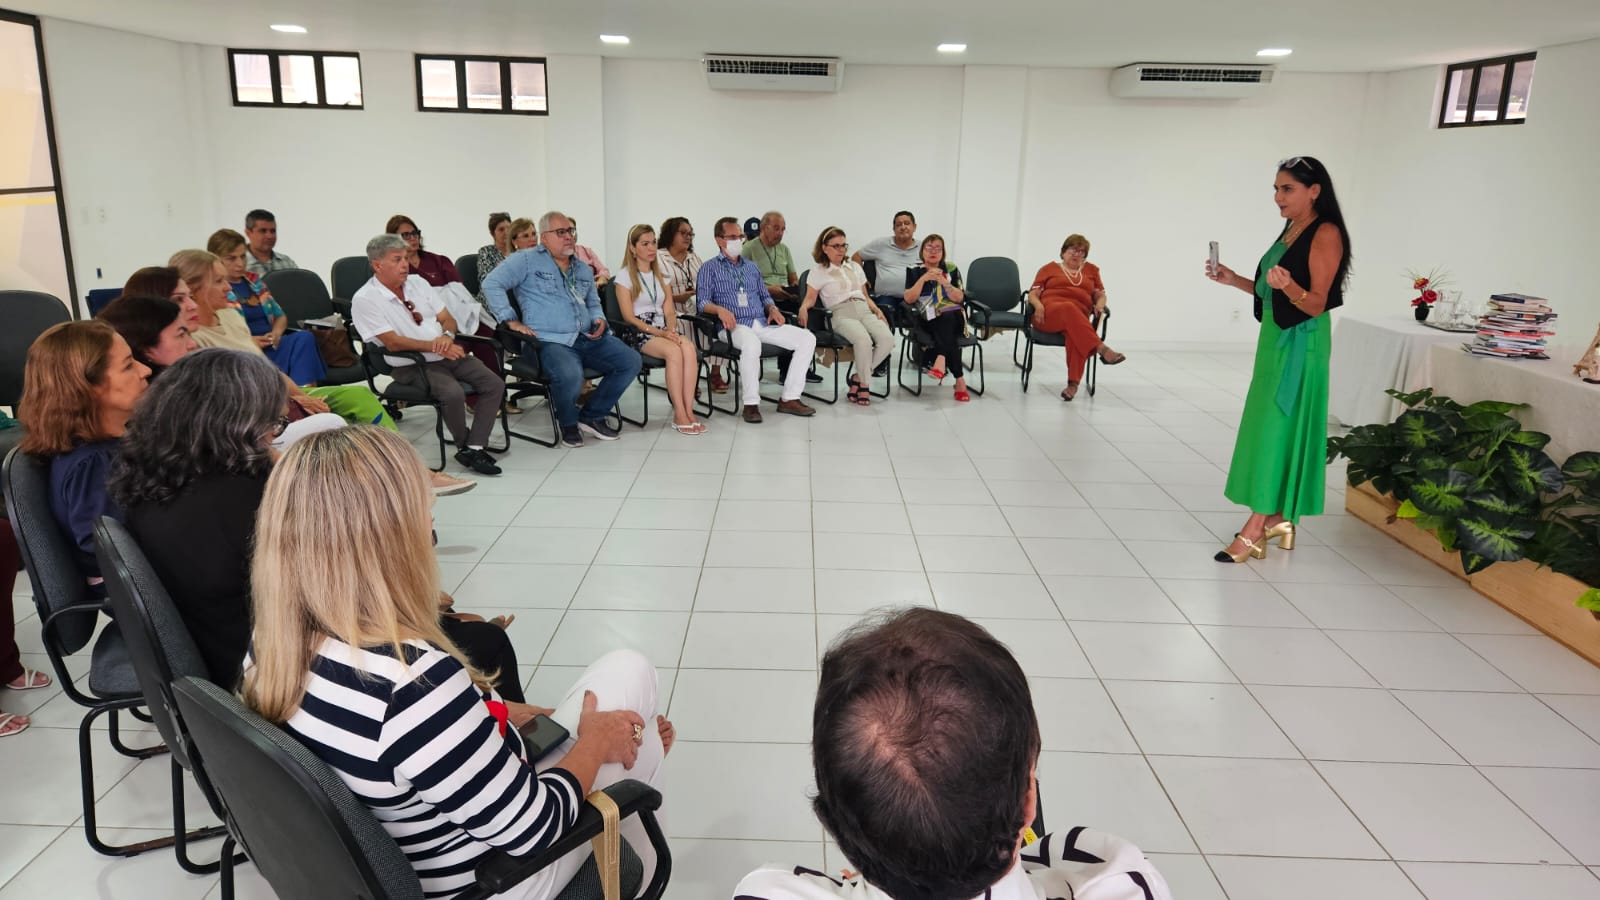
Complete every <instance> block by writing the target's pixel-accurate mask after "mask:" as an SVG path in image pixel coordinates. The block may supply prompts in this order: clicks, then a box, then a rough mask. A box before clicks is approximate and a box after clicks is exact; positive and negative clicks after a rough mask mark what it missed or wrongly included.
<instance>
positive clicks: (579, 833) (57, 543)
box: [0, 450, 671, 900]
mask: <svg viewBox="0 0 1600 900" xmlns="http://www.w3.org/2000/svg"><path fill="white" fill-rule="evenodd" d="M0 479H3V485H4V493H5V498H6V509H7V512H8V514H9V516H10V520H11V526H12V527H13V528H14V529H15V531H16V534H17V539H18V544H19V546H20V548H21V551H22V558H23V563H24V566H25V568H26V569H27V572H28V577H29V579H30V581H31V582H32V585H33V594H34V603H35V606H36V608H37V611H38V614H39V619H40V621H41V622H42V623H43V624H42V630H43V643H44V646H45V652H46V654H47V655H48V656H49V658H50V661H51V665H52V668H53V669H54V671H55V674H56V678H57V681H58V683H59V684H60V685H61V686H62V689H63V691H64V692H65V693H66V694H67V696H68V697H69V698H70V699H71V700H73V702H75V703H77V704H79V705H80V706H83V707H85V709H86V710H87V712H86V713H85V714H84V716H83V719H82V721H81V722H80V724H79V728H78V738H79V740H78V753H79V769H80V781H81V785H82V798H83V817H84V831H85V835H86V837H87V839H88V842H89V845H90V846H91V847H92V848H93V849H94V850H95V851H96V852H99V853H102V854H106V855H111V856H134V855H137V854H140V853H144V852H146V851H149V850H154V849H157V848H163V847H169V846H170V847H173V848H174V851H175V855H176V858H177V861H178V864H179V865H180V866H181V867H182V868H183V869H184V870H185V871H188V872H193V873H196V874H206V873H217V872H220V874H221V876H222V896H223V897H224V898H230V900H231V897H232V896H233V868H234V866H235V865H237V864H239V863H241V862H244V861H245V860H246V859H248V860H250V861H251V862H253V863H254V864H255V865H256V867H257V869H258V870H259V871H260V872H261V874H262V876H263V877H264V878H265V879H266V880H267V882H268V883H269V884H271V885H272V887H273V889H274V891H275V892H276V893H277V894H278V896H280V897H296V898H313V900H317V898H327V900H334V898H349V897H371V898H407V900H417V898H420V897H421V885H420V883H419V882H418V880H417V877H416V874H415V872H414V871H413V870H412V868H411V866H410V864H409V863H408V862H407V861H406V859H405V857H404V855H403V854H402V853H401V851H400V848H399V846H398V845H397V844H396V843H395V842H394V840H393V839H392V838H391V837H389V835H388V833H387V832H385V831H384V830H383V828H382V826H381V825H380V824H379V822H378V821H377V819H376V818H375V817H374V816H373V815H372V813H371V811H370V810H368V809H367V808H366V807H365V806H364V805H363V804H362V803H361V802H360V801H359V800H357V799H356V797H355V796H354V795H353V794H351V793H350V791H349V789H348V788H347V787H346V786H345V784H344V783H343V782H342V781H341V780H340V779H339V778H338V776H337V775H336V774H335V773H334V772H333V771H332V770H331V769H329V768H328V767H327V766H326V764H324V763H323V762H322V761H321V760H320V759H318V758H317V757H315V756H314V755H312V754H311V753H310V752H309V751H307V750H306V749H305V747H304V746H302V745H301V744H300V743H298V742H297V741H295V740H294V739H293V738H292V737H291V736H289V735H288V734H287V733H286V732H284V731H283V730H282V729H280V728H278V727H276V726H274V725H272V724H271V723H268V722H266V721H265V720H263V719H261V718H260V717H259V716H257V715H256V714H255V713H253V712H251V711H250V710H249V709H247V708H246V707H244V705H243V704H242V703H240V701H239V700H238V698H236V697H234V696H233V695H232V694H231V693H229V692H227V691H225V690H223V689H221V688H219V687H217V686H216V685H214V684H211V683H210V682H208V681H206V680H205V679H206V669H205V664H204V662H203V661H202V659H201V657H200V653H199V651H198V649H196V647H195V645H194V641H193V639H192V638H191V637H190V636H189V634H188V631H187V629H186V628H185V627H184V624H183V621H182V619H181V617H180V616H179V615H178V612H177V610H176V608H175V607H174V606H173V603H172V600H171V598H170V596H169V595H168V594H167V591H166V588H165V587H164V586H163V585H162V584H161V581H160V579H159V577H158V576H157V575H156V574H155V569H154V568H153V567H152V566H151V565H150V563H149V561H148V559H146V557H145V555H144V553H143V551H142V550H141V549H140V548H139V547H138V545H137V543H136V542H135V541H134V540H133V538H132V536H131V535H130V534H129V533H128V532H127V530H126V529H125V528H124V527H123V526H122V525H121V524H120V523H118V522H117V521H115V520H114V519H111V518H102V519H101V520H100V521H99V522H98V523H97V524H96V527H95V543H96V550H95V553H96V557H97V558H98V559H99V562H100V567H101V571H102V573H104V575H105V578H106V591H107V595H108V596H107V599H105V600H100V599H97V598H96V597H94V596H93V595H92V594H90V592H89V590H88V588H87V585H86V584H85V582H84V579H83V577H82V575H81V574H80V573H79V571H78V569H77V566H76V563H75V561H74V559H73V556H72V552H71V547H70V546H69V544H68V542H67V540H66V538H65V536H64V535H63V534H62V533H61V531H60V529H59V528H58V527H57V526H56V523H55V520H54V517H53V516H52V515H51V513H50V489H49V483H50V482H49V464H48V463H47V462H44V461H41V460H38V459H36V458H34V457H31V456H28V455H26V454H22V453H20V452H17V451H15V450H13V451H12V452H11V453H9V454H8V455H7V457H6V459H5V463H4V467H3V474H0ZM102 612H107V613H111V614H113V615H114V617H115V621H114V622H111V623H107V624H106V626H105V628H104V629H103V630H102V631H101V633H100V638H99V639H98V640H97V641H96V643H95V648H94V651H93V653H92V656H91V662H90V671H89V679H88V690H87V691H85V690H83V689H82V688H80V687H79V686H78V685H76V684H75V683H74V681H73V678H72V675H71V673H70V672H69V671H68V669H67V666H66V658H67V657H68V656H70V655H72V654H74V653H76V652H78V651H79V650H81V649H82V648H83V647H84V646H85V645H86V644H87V643H88V641H89V639H90V638H91V636H92V635H93V633H94V629H95V627H96V625H97V623H98V620H99V616H100V614H101V613H102ZM141 708H142V709H141ZM124 711H126V712H132V713H134V714H135V715H140V717H141V718H142V719H143V720H145V721H152V722H153V723H154V724H155V726H156V729H157V731H158V732H159V733H160V735H161V738H162V741H163V743H162V744H159V745H155V746H149V747H143V748H138V749H132V748H129V747H127V746H126V745H125V744H123V742H122V741H121V739H120V737H119V735H118V731H117V716H118V713H120V712H124ZM141 712H142V713H143V714H142V715H141ZM102 716H105V717H106V718H107V723H108V732H109V739H110V741H111V743H112V746H113V748H114V749H116V750H117V752H119V753H121V754H123V755H125V756H130V757H133V758H135V759H148V758H151V757H153V756H156V755H158V754H161V753H170V754H171V760H172V772H171V781H172V810H173V832H172V835H170V836H163V837H161V838H157V839H154V840H148V841H142V842H139V843H136V844H124V845H111V844H108V843H106V842H105V841H104V840H103V839H102V837H101V836H100V833H99V827H98V823H97V819H96V815H95V797H96V794H97V793H98V792H97V790H96V788H95V783H94V770H93V765H92V750H93V746H92V741H93V729H92V726H93V724H94V722H95V721H96V720H98V719H99V718H100V717H102ZM529 749H530V756H532V757H533V758H535V759H537V758H540V757H542V756H543V755H545V754H548V753H549V752H551V751H553V750H554V749H555V748H554V747H530V748H529ZM185 772H187V773H189V775H190V776H192V777H193V778H194V780H195V783H196V785H198V787H199V789H200V791H201V794H202V795H203V796H204V797H205V799H206V802H207V804H208V805H209V807H210V808H211V810H212V811H213V813H214V814H215V815H216V816H217V817H218V818H219V819H221V820H222V821H223V822H224V823H225V824H224V825H223V826H222V827H211V828H202V829H198V830H193V831H191V830H189V829H188V827H187V824H186V822H185V817H184V784H185V775H184V773H185ZM606 793H607V794H609V795H611V797H612V799H613V800H615V801H616V803H617V805H618V807H619V808H620V809H621V811H622V815H623V816H628V815H635V814H637V815H639V816H640V820H641V822H642V824H643V825H644V828H645V831H646V833H647V835H648V836H649V839H650V842H651V844H652V846H653V847H654V848H655V851H656V855H657V857H658V859H659V863H658V865H657V868H656V872H655V875H654V877H653V878H652V880H651V883H650V885H649V886H648V888H647V890H646V893H645V894H644V895H643V896H645V897H648V898H652V900H655V898H659V897H660V896H661V894H662V893H663V892H664V891H665V889H666V884H667V881H668V879H669V878H670V875H671V855H670V850H669V849H668V847H667V844H666V839H665V837H664V836H663V834H662V832H661V829H660V827H659V825H658V823H657V822H656V819H655V815H654V813H655V810H656V809H658V808H659V807H660V804H661V795H660V794H659V793H658V792H657V791H655V790H653V789H652V788H650V787H648V786H647V785H644V784H642V783H640V782H637V781H624V782H620V783H618V784H616V785H613V786H612V787H610V788H607V789H606ZM603 827H604V826H603V823H602V821H601V816H600V813H599V812H598V811H597V810H595V809H593V808H591V807H585V809H584V811H583V813H582V814H581V815H580V817H579V820H578V823H577V825H576V826H575V827H574V828H573V829H572V830H571V831H570V832H568V834H567V835H566V836H565V837H563V839H562V840H561V841H560V842H558V843H557V844H555V845H553V846H551V847H549V848H547V849H546V850H545V851H544V852H542V853H540V854H537V855H535V856H532V857H526V858H512V857H509V856H506V855H504V854H498V853H496V854H492V855H491V856H489V857H487V858H486V859H485V860H484V862H483V863H482V864H480V865H479V867H478V869H477V870H476V873H475V875H476V878H477V884H476V885H475V886H474V887H473V888H471V889H469V890H468V891H466V892H465V893H463V894H461V895H459V897H458V900H480V898H486V897H489V896H492V895H494V894H497V893H500V892H502V891H505V890H507V889H509V888H510V887H512V886H514V885H515V884H517V883H519V882H521V881H524V880H526V879H527V878H529V877H531V876H532V875H533V874H534V873H535V872H537V871H539V870H540V869H542V868H544V867H545V866H548V865H549V864H550V863H552V862H554V861H555V860H556V859H559V858H560V857H561V856H563V855H565V854H566V853H567V852H569V851H571V850H573V849H575V848H577V847H579V846H582V845H583V844H584V843H585V842H586V841H589V840H591V839H592V838H594V837H596V836H597V835H599V833H600V832H601V830H602V829H603ZM214 837H223V838H224V841H223V844H222V850H221V853H220V855H219V857H218V859H217V860H216V861H214V862H196V861H195V860H194V859H193V858H191V855H190V853H189V845H190V843H192V842H194V841H198V840H204V839H208V838H214ZM235 848H239V849H242V850H243V851H244V852H243V854H242V855H241V854H238V853H236V852H235ZM630 854H631V851H625V854H624V865H623V875H624V879H623V880H624V885H625V888H626V889H627V890H629V891H630V893H629V896H632V893H631V892H634V891H637V890H638V887H639V885H640V883H641V882H642V880H643V878H642V866H641V865H640V863H639V861H638V858H637V856H636V855H631V858H630ZM600 896H601V893H600V880H599V876H598V872H597V871H596V870H595V869H594V866H593V864H592V863H591V864H590V865H588V866H586V867H585V869H584V870H582V871H580V873H579V875H578V877H577V878H576V879H574V881H573V882H572V883H571V884H570V885H569V886H568V887H567V889H566V890H565V891H564V892H563V893H562V894H561V895H560V897H561V898H563V900H577V898H584V900H591V898H599V897H600Z"/></svg>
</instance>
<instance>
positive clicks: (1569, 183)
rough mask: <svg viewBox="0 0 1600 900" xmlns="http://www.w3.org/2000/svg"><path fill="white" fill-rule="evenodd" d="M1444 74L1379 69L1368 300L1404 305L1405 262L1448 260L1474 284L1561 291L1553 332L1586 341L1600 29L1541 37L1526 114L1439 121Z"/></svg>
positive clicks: (1597, 187)
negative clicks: (1461, 122)
mask: <svg viewBox="0 0 1600 900" xmlns="http://www.w3.org/2000/svg"><path fill="white" fill-rule="evenodd" d="M1440 78H1441V76H1440V72H1439V70H1438V69H1434V68H1427V69H1413V70H1410V71H1406V72H1396V73H1392V74H1387V75H1375V76H1373V77H1372V82H1373V84H1372V90H1371V92H1370V94H1369V97H1370V100H1369V105H1370V107H1371V116H1370V119H1369V122H1368V126H1367V129H1366V133H1365V134H1364V141H1363V144H1364V148H1365V151H1366V152H1365V160H1366V172H1365V174H1364V175H1363V180H1364V181H1365V193H1366V200H1365V203H1364V228H1363V233H1359V234H1354V235H1353V239H1354V241H1355V242H1356V243H1355V249H1356V253H1357V258H1356V263H1355V265H1356V267H1357V270H1358V273H1359V277H1360V279H1361V283H1362V285H1363V290H1362V291H1361V294H1360V297H1359V307H1358V308H1361V309H1367V310H1374V311H1376V310H1385V311H1395V312H1403V311H1405V310H1406V309H1407V303H1408V301H1409V300H1410V298H1411V297H1412V296H1413V295H1412V294H1411V293H1410V292H1409V288H1410V285H1409V284H1408V283H1407V282H1406V280H1405V275H1404V270H1406V269H1407V268H1419V269H1429V268H1432V267H1433V266H1435V265H1443V266H1445V267H1447V268H1448V269H1450V271H1451V272H1452V273H1454V275H1455V277H1456V281H1457V287H1458V288H1459V289H1460V290H1461V291H1462V292H1463V295H1464V296H1465V297H1467V298H1471V299H1475V300H1486V299H1487V298H1488V295H1489V294H1491V293H1498V292H1502V291H1521V292H1524V293H1530V294H1537V295H1539V296H1543V297H1547V298H1549V299H1550V300H1551V301H1553V302H1554V304H1555V307H1556V310H1557V312H1558V313H1559V314H1560V318H1559V319H1558V320H1557V336H1556V338H1555V340H1554V342H1553V343H1555V344H1557V345H1569V346H1570V345H1582V344H1583V343H1584V342H1586V341H1587V340H1589V339H1590V338H1592V337H1593V336H1594V330H1595V323H1596V322H1597V321H1600V291H1596V290H1595V276H1594V274H1593V272H1592V268H1593V267H1592V265H1591V263H1592V261H1593V259H1594V256H1595V246H1596V235H1600V224H1597V221H1596V217H1595V203H1596V200H1597V199H1600V168H1597V165H1600V163H1597V156H1596V151H1595V148H1596V147H1597V146H1600V92H1597V91H1596V88H1595V85H1596V84H1600V41H1586V42H1584V43H1579V44H1568V45H1565V46H1560V47H1546V48H1543V49H1541V50H1540V51H1539V60H1538V65H1537V69H1536V70H1535V73H1534V81H1533V93H1532V96H1531V98H1530V101H1531V106H1530V108H1529V111H1528V121H1527V123H1526V124H1524V125H1511V126H1494V127H1486V128H1456V129H1442V130H1441V129H1437V128H1434V127H1433V121H1434V117H1435V116H1436V115H1437V114H1438V101H1437V94H1438V88H1439V81H1440ZM1572 356H1573V361H1576V357H1577V354H1576V353H1574V354H1572Z"/></svg>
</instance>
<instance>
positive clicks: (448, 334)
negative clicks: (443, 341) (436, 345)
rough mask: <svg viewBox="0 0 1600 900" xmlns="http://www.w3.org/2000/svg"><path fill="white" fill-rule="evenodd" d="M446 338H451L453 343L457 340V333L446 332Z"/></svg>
mask: <svg viewBox="0 0 1600 900" xmlns="http://www.w3.org/2000/svg"><path fill="white" fill-rule="evenodd" d="M444 336H445V337H447V338H449V339H450V340H452V341H453V340H455V339H456V333H455V332H454V331H449V330H446V331H445V333H444Z"/></svg>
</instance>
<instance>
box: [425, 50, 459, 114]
mask: <svg viewBox="0 0 1600 900" xmlns="http://www.w3.org/2000/svg"><path fill="white" fill-rule="evenodd" d="M422 106H423V108H424V109H455V108H457V104H456V62H455V60H453V59H424V60H422Z"/></svg>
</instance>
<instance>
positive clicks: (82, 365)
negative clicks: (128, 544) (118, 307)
mask: <svg viewBox="0 0 1600 900" xmlns="http://www.w3.org/2000/svg"><path fill="white" fill-rule="evenodd" d="M149 375H150V370H149V369H148V368H146V367H145V365H144V364H143V363H141V362H139V361H138V360H137V359H135V358H134V356H133V351H132V350H130V349H129V347H128V342H127V341H125V340H123V339H122V337H121V335H119V334H117V332H116V329H114V328H112V327H111V326H110V325H107V324H106V323H104V322H97V321H88V322H63V323H61V324H59V325H55V326H52V327H50V328H48V329H46V330H45V332H44V333H43V334H41V335H39V337H38V338H37V339H36V340H35V341H34V342H33V346H31V347H29V348H28V360H27V363H26V365H25V367H24V368H23V370H22V400H21V402H20V405H19V406H18V407H17V419H18V421H20V422H21V423H22V427H24V428H26V429H27V433H26V434H24V435H23V438H22V442H21V443H20V444H18V445H17V449H18V450H19V451H20V452H22V453H28V454H32V455H33V456H36V457H40V458H42V459H47V460H49V461H50V511H51V512H52V513H54V515H55V520H56V524H57V525H59V526H60V527H61V532H62V534H64V535H65V536H66V537H67V539H68V541H70V542H71V544H72V545H73V547H74V549H75V550H76V561H77V564H78V569H79V571H81V572H82V573H83V576H84V578H85V579H87V580H88V582H89V584H90V588H91V590H92V591H94V593H95V594H96V595H97V596H100V597H104V596H105V586H104V579H102V578H101V577H100V564H99V563H98V562H97V561H96V560H95V557H94V523H95V521H96V520H97V519H99V518H100V517H101V516H111V517H112V518H114V519H117V520H119V521H120V520H121V519H122V513H121V511H120V510H118V509H117V505H116V503H115V502H114V501H113V500H112V499H111V496H110V495H109V494H108V493H106V479H107V478H108V477H109V476H110V473H111V462H112V460H114V459H115V458H116V455H117V447H118V444H119V443H120V442H121V440H122V435H123V433H124V432H125V431H127V428H128V420H129V419H130V418H132V417H133V410H134V405H135V404H136V403H138V401H139V398H140V397H141V396H143V394H144V391H145V386H146V379H147V378H148V377H149Z"/></svg>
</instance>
